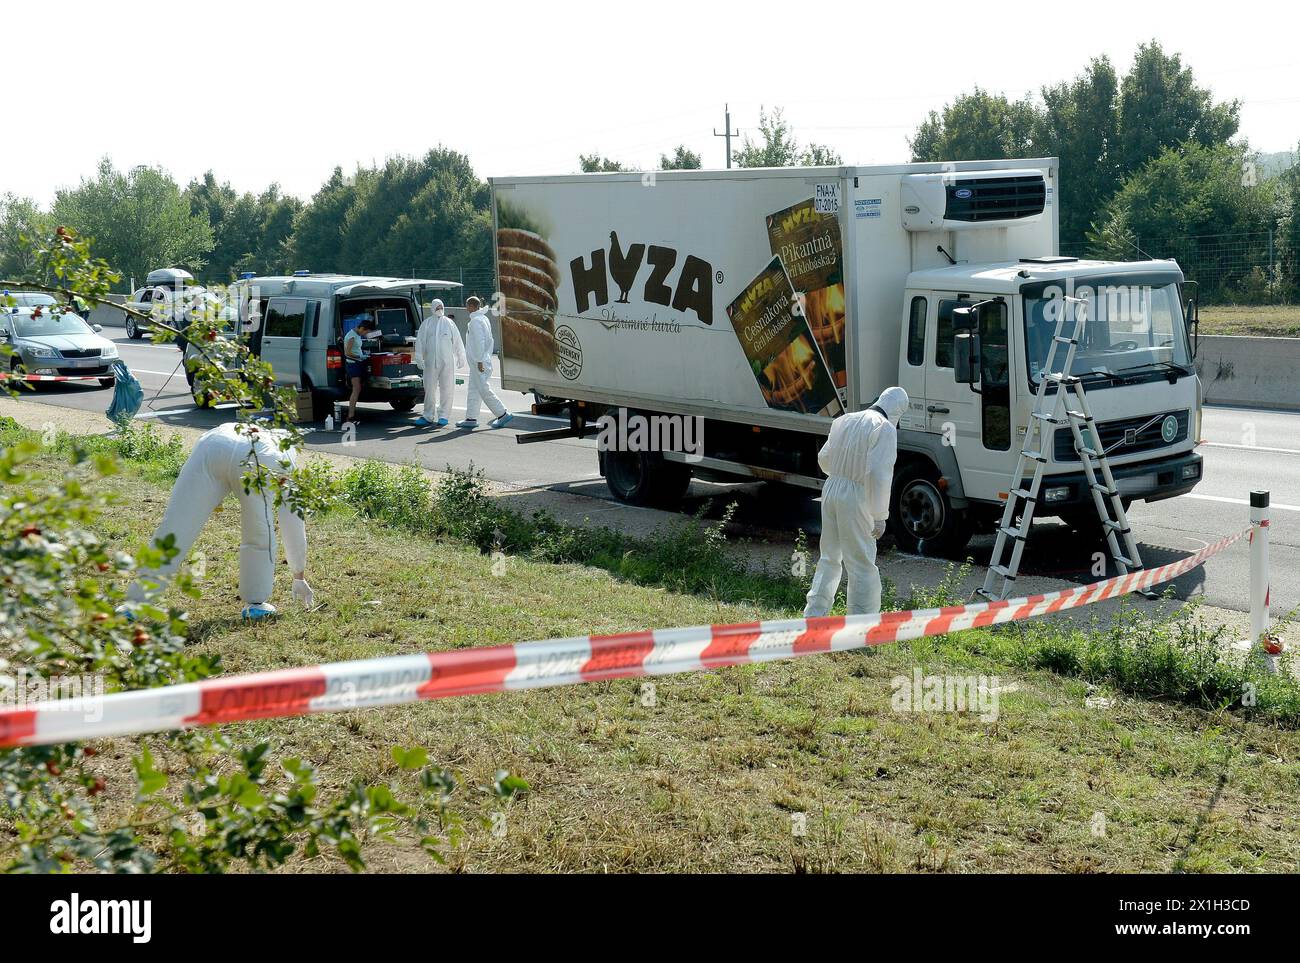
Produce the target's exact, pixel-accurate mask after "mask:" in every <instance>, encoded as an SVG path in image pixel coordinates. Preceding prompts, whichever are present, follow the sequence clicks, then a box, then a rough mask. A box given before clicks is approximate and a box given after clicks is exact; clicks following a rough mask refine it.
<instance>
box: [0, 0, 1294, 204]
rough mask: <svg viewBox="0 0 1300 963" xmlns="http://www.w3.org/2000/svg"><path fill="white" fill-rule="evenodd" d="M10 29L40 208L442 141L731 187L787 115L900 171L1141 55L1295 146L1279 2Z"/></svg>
mask: <svg viewBox="0 0 1300 963" xmlns="http://www.w3.org/2000/svg"><path fill="white" fill-rule="evenodd" d="M4 20H5V28H6V30H5V34H6V37H5V44H4V47H5V49H6V50H7V51H8V53H7V54H6V56H7V57H9V58H10V64H9V66H8V67H7V69H6V70H5V71H4V72H3V74H0V76H3V78H4V79H3V87H0V99H2V100H3V102H4V103H5V107H6V113H7V114H8V116H9V120H10V124H11V125H14V126H16V127H17V128H18V129H21V130H24V131H27V132H28V136H29V138H30V139H29V140H28V142H27V144H26V145H25V146H22V145H15V144H14V143H13V141H12V140H11V141H10V145H9V147H8V148H7V149H5V150H3V151H0V194H4V193H14V194H17V195H20V196H31V197H34V198H35V199H36V200H37V201H38V202H40V203H41V204H42V205H48V204H49V202H50V201H51V200H52V199H53V197H54V193H55V191H56V190H58V189H59V188H61V187H71V186H75V185H76V184H77V183H78V181H79V180H80V179H81V178H82V177H84V176H87V175H89V174H91V173H93V171H94V169H95V167H96V165H97V163H98V161H99V159H100V158H101V157H103V156H104V155H108V156H109V157H111V158H112V160H113V162H114V163H115V164H116V165H117V166H118V167H119V168H128V167H133V166H135V165H138V164H148V165H154V166H160V167H162V168H164V169H166V170H167V171H168V172H170V174H171V175H172V176H173V177H175V178H176V179H177V181H179V182H180V183H181V184H182V185H183V184H185V183H187V182H188V181H189V180H190V179H191V178H193V177H196V176H201V175H202V174H203V172H204V171H207V170H212V171H213V172H214V173H215V174H216V175H217V177H218V179H219V180H223V181H224V180H228V181H230V182H231V183H232V184H233V185H234V186H235V187H236V188H237V189H239V190H241V191H244V190H251V191H261V190H262V189H264V188H265V187H266V186H267V185H268V184H269V183H271V182H273V181H274V182H277V183H279V184H280V185H281V187H282V188H283V189H284V190H285V191H286V192H288V193H291V194H296V195H299V196H301V197H303V198H308V197H310V196H311V195H312V194H313V193H314V192H315V191H316V190H317V188H318V187H319V186H320V184H321V183H322V182H323V181H324V180H325V179H326V178H327V177H328V176H329V174H330V172H331V171H332V170H333V168H334V167H335V166H342V167H343V169H344V170H345V171H349V170H351V169H353V168H355V166H356V165H357V164H358V163H363V164H371V163H373V162H381V161H382V160H383V159H384V158H385V157H388V156H391V155H394V154H422V153H424V152H425V151H427V150H428V149H429V148H431V147H434V146H437V145H439V144H442V145H446V146H449V147H452V148H455V149H457V150H460V151H462V152H464V153H465V154H467V155H468V156H469V157H470V159H471V161H472V162H473V164H474V167H475V169H476V170H477V171H478V173H479V174H480V175H481V176H484V177H488V176H499V175H525V174H553V173H569V172H573V171H576V170H577V169H578V161H577V157H578V155H579V154H580V153H600V154H603V155H605V156H608V157H612V158H614V159H616V160H619V161H622V162H624V163H626V164H628V165H629V166H633V167H649V166H654V165H655V164H656V163H657V161H658V157H659V154H660V153H663V152H671V150H672V148H673V147H674V146H675V145H677V144H682V143H684V144H686V145H687V146H688V147H690V148H691V149H693V150H695V151H697V152H699V153H700V154H701V156H702V157H703V158H704V165H705V166H706V167H721V166H723V164H724V163H725V148H724V142H723V138H721V137H714V136H713V132H714V130H715V129H716V130H719V131H720V130H721V129H722V127H723V111H724V105H726V104H728V103H729V104H730V106H731V116H732V125H733V127H738V128H740V129H741V132H742V136H743V134H744V132H745V131H747V130H748V131H750V132H753V131H754V128H755V126H756V124H757V121H758V115H759V110H760V108H762V107H764V106H766V107H768V108H773V107H781V108H783V109H784V111H785V115H786V119H787V120H788V121H789V122H790V124H791V125H792V127H793V128H794V132H795V136H796V138H797V139H798V140H799V141H800V143H807V142H809V141H815V142H818V143H823V144H827V145H829V146H830V147H832V148H833V149H834V150H836V151H838V152H839V153H840V154H841V156H842V157H843V158H844V161H845V162H846V163H850V164H869V163H891V162H898V161H904V160H907V159H908V157H909V152H908V146H907V137H908V136H909V135H910V134H912V133H913V132H914V130H915V128H916V126H917V124H918V123H920V122H921V121H922V120H923V119H924V117H925V115H926V112H927V111H929V110H931V109H937V108H940V107H941V106H942V105H943V104H944V103H945V102H947V101H949V100H951V99H952V98H953V97H955V96H956V95H957V94H959V93H961V92H963V91H967V90H969V89H971V88H972V87H973V86H975V85H977V84H978V85H979V86H981V87H983V88H984V89H986V90H992V91H995V92H1004V93H1006V94H1007V95H1008V96H1011V97H1019V96H1022V95H1024V94H1026V93H1029V92H1032V91H1037V90H1038V88H1040V87H1041V86H1043V85H1044V84H1051V83H1055V82H1058V81H1061V80H1066V79H1070V78H1072V77H1074V76H1075V75H1076V74H1078V73H1079V72H1080V71H1082V70H1083V68H1084V67H1085V66H1086V65H1087V63H1088V61H1089V60H1090V59H1091V58H1092V57H1094V56H1098V55H1100V54H1103V53H1105V54H1107V55H1109V56H1110V58H1111V60H1112V62H1113V63H1114V64H1115V66H1116V68H1117V69H1118V70H1119V71H1120V72H1121V73H1122V72H1123V71H1124V70H1125V69H1126V68H1127V67H1128V65H1129V63H1130V62H1131V60H1132V57H1133V53H1134V51H1135V50H1136V48H1137V45H1138V43H1140V42H1142V41H1144V40H1149V39H1151V38H1155V39H1158V40H1159V41H1160V42H1161V44H1162V45H1163V46H1164V48H1165V50H1166V51H1167V52H1179V53H1181V54H1182V55H1183V60H1184V63H1186V64H1190V65H1191V66H1192V67H1193V69H1194V70H1195V74H1196V78H1197V81H1198V83H1199V84H1200V85H1201V86H1208V87H1209V88H1210V89H1211V90H1212V91H1213V93H1214V95H1215V97H1216V98H1218V99H1221V100H1226V99H1234V98H1235V99H1239V100H1240V101H1241V102H1242V108H1241V131H1240V133H1241V135H1242V136H1244V137H1246V138H1247V139H1248V140H1249V141H1250V143H1251V145H1252V146H1253V147H1254V148H1255V149H1257V150H1260V151H1264V152H1272V151H1282V150H1294V149H1295V148H1296V143H1297V141H1298V140H1300V83H1298V82H1297V81H1300V46H1298V45H1297V44H1296V40H1295V38H1296V37H1297V36H1300V4H1296V3H1294V2H1291V3H1272V2H1253V3H1249V4H1246V3H1243V4H1237V5H1210V4H1204V3H1186V2H1179V3H1164V2H1142V3H1134V2H1132V0H1128V2H1122V3H1115V2H1110V0H1092V2H1089V3H1088V4H1086V5H1084V6H1080V5H1078V4H1068V5H1067V4H1060V5H1059V6H1053V5H1049V4H1035V5H1018V4H1015V5H1011V4H978V5H976V4H974V3H969V4H960V3H949V2H939V0H930V2H928V3H925V4H896V5H889V6H888V7H887V8H885V7H884V6H883V5H874V4H871V3H869V2H865V0H853V2H845V3H840V2H838V0H821V2H819V3H810V4H797V3H792V2H790V0H784V2H779V3H769V2H763V0H748V2H746V3H744V4H732V3H722V2H715V0H693V2H678V0H655V2H653V3H636V2H626V0H609V2H605V3H590V2H585V0H582V2H579V0H573V2H568V0H549V2H546V3H539V2H524V3H521V2H516V0H498V2H493V3H486V2H481V0H480V2H477V3H465V4H446V3H437V2H422V3H413V2H403V0H367V2H365V3H356V2H355V0H353V2H349V3H334V2H329V0H325V2H319V0H318V2H315V3H299V2H295V0H287V2H285V0H262V2H257V3H250V2H245V0H226V2H222V3H210V4H202V5H200V4H184V5H182V4H177V3H175V2H171V3H154V2H130V0H124V2H119V3H116V4H111V5H110V4H103V3H98V2H94V3H92V2H84V0H64V2H62V3H57V4H56V3H21V4H20V3H8V4H6V5H5V15H4ZM20 38H29V39H30V40H31V41H32V43H33V53H32V54H31V55H19V56H18V62H17V63H16V64H15V63H14V62H13V58H14V57H15V53H16V51H18V50H19V49H20V48H21V45H22V41H21V39H20ZM40 118H44V121H42V120H41V119H40ZM14 126H11V130H13V129H14ZM41 128H44V129H43V130H41Z"/></svg>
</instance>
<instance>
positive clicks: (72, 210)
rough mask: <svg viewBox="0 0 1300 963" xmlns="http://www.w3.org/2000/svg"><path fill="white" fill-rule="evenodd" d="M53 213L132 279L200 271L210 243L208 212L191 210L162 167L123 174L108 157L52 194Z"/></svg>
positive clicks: (56, 218) (101, 255)
mask: <svg viewBox="0 0 1300 963" xmlns="http://www.w3.org/2000/svg"><path fill="white" fill-rule="evenodd" d="M53 215H54V220H55V221H57V222H58V223H60V224H65V225H67V226H69V227H71V228H73V229H75V230H76V231H77V233H79V234H81V235H83V236H85V237H86V238H88V239H89V241H90V245H91V250H92V251H93V252H94V253H95V255H96V256H98V257H100V258H102V259H105V260H109V261H111V262H112V263H113V264H115V265H117V267H118V269H119V270H120V271H121V273H122V275H123V278H124V279H129V278H135V280H136V283H141V282H143V281H144V277H145V275H146V274H148V273H149V271H151V270H153V269H155V268H160V267H182V268H187V269H189V270H190V271H195V272H197V271H201V270H202V268H203V266H204V265H205V264H206V257H205V255H207V253H208V252H209V251H211V250H212V246H213V237H212V225H211V223H210V222H209V220H208V218H207V216H206V215H204V214H196V213H195V212H194V210H193V209H192V207H191V205H190V202H189V201H188V200H187V199H186V198H185V197H184V196H183V195H182V193H181V190H180V188H179V187H178V186H177V185H176V182H175V181H174V180H172V179H171V177H169V176H168V175H167V173H166V172H165V171H163V170H162V169H161V168H156V167H134V168H132V169H131V170H130V171H127V172H125V173H124V172H122V171H119V170H117V169H116V168H114V167H113V163H112V161H110V160H109V159H108V158H107V157H105V158H104V159H103V160H101V161H100V162H99V169H98V170H97V171H96V174H95V176H94V177H93V178H83V179H82V181H81V184H80V185H79V186H78V187H75V188H72V189H70V190H61V191H59V192H58V193H57V194H56V195H55V199H54V210H53Z"/></svg>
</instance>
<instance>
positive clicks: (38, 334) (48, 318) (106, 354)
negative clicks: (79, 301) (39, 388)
mask: <svg viewBox="0 0 1300 963" xmlns="http://www.w3.org/2000/svg"><path fill="white" fill-rule="evenodd" d="M12 297H13V298H14V299H15V301H17V302H18V304H17V305H15V306H12V307H10V309H9V310H8V311H7V312H5V313H4V314H3V315H0V342H3V343H4V344H7V345H8V346H9V347H10V348H11V349H12V353H11V354H10V355H9V370H10V371H11V372H15V373H24V372H25V373H27V374H46V375H69V376H73V377H81V378H87V377H98V378H99V384H100V386H101V387H104V388H111V387H112V386H113V373H112V364H113V362H114V361H116V360H117V345H115V344H113V342H112V341H109V340H108V338H105V337H103V336H102V335H101V334H100V333H99V332H100V331H101V330H102V329H101V328H100V326H99V325H97V324H96V325H90V324H87V323H86V322H85V321H83V320H81V318H79V317H78V316H77V315H76V314H73V313H72V312H71V311H64V312H62V313H61V314H54V313H52V312H51V311H50V309H51V308H53V307H54V306H55V304H56V301H55V299H54V298H52V297H50V296H49V295H48V294H16V295H12Z"/></svg>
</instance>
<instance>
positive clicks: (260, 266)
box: [232, 184, 304, 276]
mask: <svg viewBox="0 0 1300 963" xmlns="http://www.w3.org/2000/svg"><path fill="white" fill-rule="evenodd" d="M248 197H250V195H245V198H248ZM241 200H243V199H242V198H241ZM303 207H304V205H303V202H302V201H300V200H299V199H298V198H296V197H293V196H292V195H285V194H281V193H280V185H279V184H272V185H271V186H270V187H268V188H267V189H266V190H264V191H263V192H262V193H261V194H259V195H258V196H257V198H256V200H255V210H256V218H257V220H256V224H257V233H256V243H255V244H254V246H253V249H252V254H253V258H252V260H251V262H250V261H249V259H247V258H245V259H244V260H242V261H238V262H236V264H235V271H234V272H233V273H236V274H237V273H238V272H240V271H256V272H257V273H259V274H278V273H283V272H287V271H292V270H294V269H295V268H296V267H297V265H295V264H292V263H290V262H291V261H292V260H293V230H294V223H295V222H296V220H297V218H298V215H299V214H300V213H301V212H302V210H303ZM232 276H233V274H232Z"/></svg>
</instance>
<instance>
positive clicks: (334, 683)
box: [0, 529, 1251, 747]
mask: <svg viewBox="0 0 1300 963" xmlns="http://www.w3.org/2000/svg"><path fill="white" fill-rule="evenodd" d="M1250 531H1251V529H1246V530H1245V531H1242V532H1239V533H1237V534H1236V535H1230V536H1228V537H1227V538H1224V539H1220V540H1219V541H1217V542H1215V543H1214V544H1213V545H1208V546H1206V547H1205V548H1204V549H1202V550H1201V551H1199V552H1197V553H1196V554H1195V555H1189V556H1188V557H1187V558H1184V559H1182V560H1180V561H1177V562H1171V563H1169V564H1168V565H1162V566H1160V567H1159V568H1154V569H1146V570H1143V571H1139V572H1132V573H1130V574H1128V575H1118V576H1115V577H1114V578H1110V579H1106V580H1105V581H1103V582H1096V583H1094V584H1092V585H1079V586H1075V587H1074V588H1068V589H1062V590H1060V591H1058V592H1050V593H1048V594H1046V595H1033V596H1030V597H1028V598H1018V599H1009V600H1007V601H1001V602H980V603H974V604H970V605H953V606H948V607H945V608H939V609H924V610H914V611H908V612H883V613H881V614H879V615H854V616H849V617H844V616H828V617H825V618H811V619H788V620H785V621H774V622H752V623H749V624H744V625H700V626H693V627H691V628H677V629H654V630H650V631H645V632H625V633H622V634H619V635H591V636H579V637H576V638H571V639H549V640H546V641H541V642H522V643H518V644H515V645H496V646H488V647H484V648H477V649H461V650H458V651H452V652H428V653H425V654H422V655H398V656H389V657H386V658H377V659H362V660H359V661H355V662H335V663H331V664H329V665H320V666H309V667H305V668H299V669H283V670H280V671H276V672H257V673H252V674H249V675H236V676H230V677H228V678H218V679H212V680H208V681H204V682H192V683H187V684H185V685H173V686H163V687H160V688H157V689H140V690H136V691H133V692H121V693H114V694H111V695H106V696H99V697H89V698H81V699H66V700H55V701H49V702H42V703H38V704H36V705H34V706H31V707H30V708H15V709H8V710H3V711H0V747H9V746H34V745H52V744H56V743H61V742H75V741H81V740H85V739H97V738H103V737H106V736H126V735H133V734H135V733H140V732H155V731H159V730H164V729H184V728H188V727H191V726H203V725H215V724H218V723H224V722H238V721H241V720H246V719H267V718H273V717H277V716H296V715H304V714H307V713H315V712H335V711H339V710H344V709H357V708H363V707H367V706H385V705H398V704H401V703H407V702H417V701H419V700H422V699H440V698H444V697H446V696H463V695H478V694H480V693H484V692H506V691H510V690H514V689H539V688H543V687H546V686H558V685H573V684H576V683H579V682H596V681H601V680H604V679H622V678H627V677H630V676H642V675H670V674H672V673H676V672H694V671H701V670H708V669H717V668H721V667H722V666H728V665H741V664H743V663H747V662H768V661H772V660H774V659H788V658H793V657H794V656H800V655H812V654H814V653H818V652H842V651H845V650H848V649H860V648H865V647H866V646H870V645H882V644H884V643H887V642H900V641H904V640H907V639H916V638H920V637H922V636H927V635H943V634H945V633H948V632H960V631H963V630H965V629H972V628H981V627H983V626H987V625H997V624H999V623H1002V622H1015V621H1019V620H1021V619H1029V618H1034V617H1035V616H1039V615H1048V614H1050V613H1052V612H1059V611H1061V610H1062V609H1069V608H1077V607H1079V606H1083V605H1091V604H1092V603H1093V602H1100V601H1103V600H1104V599H1108V598H1114V597H1116V596H1120V595H1124V594H1127V593H1129V592H1135V591H1140V590H1142V589H1146V588H1150V587H1151V586H1152V585H1156V584H1158V583H1160V582H1165V581H1168V580H1169V579H1172V578H1176V577H1178V576H1179V575H1182V574H1183V573H1184V572H1188V571H1191V570H1192V569H1193V568H1195V567H1196V566H1198V565H1200V564H1201V563H1202V562H1203V561H1205V560H1206V559H1207V558H1209V557H1210V556H1211V555H1214V554H1216V553H1218V552H1221V551H1223V550H1224V549H1225V548H1227V547H1228V546H1229V545H1231V544H1233V543H1234V542H1236V541H1237V540H1238V539H1240V538H1242V537H1244V536H1246V535H1247V534H1248V533H1249V532H1250Z"/></svg>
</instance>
